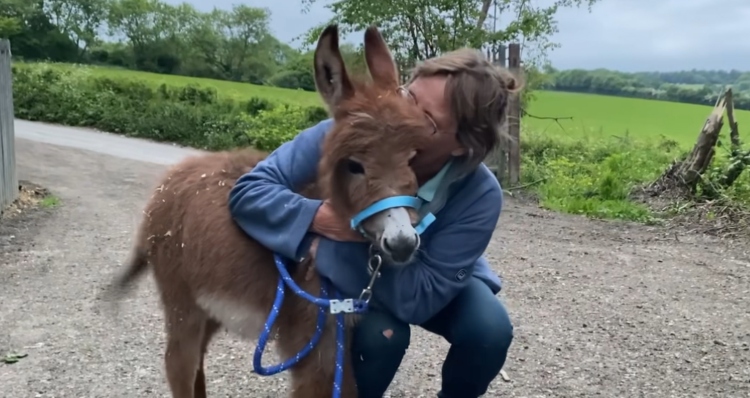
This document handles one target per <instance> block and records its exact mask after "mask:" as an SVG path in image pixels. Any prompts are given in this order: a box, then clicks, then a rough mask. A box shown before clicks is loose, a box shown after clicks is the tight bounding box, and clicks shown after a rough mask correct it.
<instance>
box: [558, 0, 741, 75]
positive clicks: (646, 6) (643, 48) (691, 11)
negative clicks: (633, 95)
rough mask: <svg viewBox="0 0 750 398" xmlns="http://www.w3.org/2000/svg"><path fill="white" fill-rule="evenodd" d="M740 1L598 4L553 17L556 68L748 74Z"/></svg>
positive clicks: (631, 0) (616, 0)
mask: <svg viewBox="0 0 750 398" xmlns="http://www.w3.org/2000/svg"><path fill="white" fill-rule="evenodd" d="M748 18H750V2H747V1H746V0H602V1H601V2H600V3H598V4H596V5H594V7H593V9H592V12H591V13H590V14H589V13H587V12H586V11H585V10H576V9H566V10H563V11H560V13H559V15H558V19H559V21H560V22H559V29H560V33H559V34H557V35H556V36H555V38H554V40H555V41H556V42H558V43H560V44H561V45H562V47H561V48H560V49H557V50H555V51H554V53H553V54H551V56H550V59H551V60H552V62H553V64H554V65H555V66H556V67H558V68H563V69H567V68H597V67H602V68H609V69H618V70H624V71H640V70H662V71H665V70H684V69H732V68H735V69H741V70H742V69H750V68H749V67H748V65H750V42H748V41H746V40H741V38H743V37H750V24H747V23H746V22H745V21H747V20H748Z"/></svg>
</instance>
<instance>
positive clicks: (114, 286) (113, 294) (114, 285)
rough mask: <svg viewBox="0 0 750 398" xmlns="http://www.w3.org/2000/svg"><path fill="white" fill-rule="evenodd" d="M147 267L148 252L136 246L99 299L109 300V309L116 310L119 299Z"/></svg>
mask: <svg viewBox="0 0 750 398" xmlns="http://www.w3.org/2000/svg"><path fill="white" fill-rule="evenodd" d="M147 269H148V254H147V253H146V250H144V249H143V248H141V247H136V248H135V249H133V252H132V253H131V255H130V259H129V260H128V263H127V265H126V266H125V269H124V270H123V271H121V272H120V273H119V274H118V275H117V276H116V277H115V278H114V280H113V281H112V282H111V283H110V284H109V285H107V286H106V287H105V289H104V291H103V292H102V294H101V296H99V298H100V299H102V300H104V301H106V302H109V304H110V306H111V309H113V310H115V311H116V310H117V309H118V304H119V301H120V300H122V299H123V298H124V297H125V296H126V295H127V294H128V293H129V292H130V290H131V288H132V287H133V284H134V282H136V280H137V279H139V278H140V277H141V276H142V275H143V273H144V272H145V271H146V270H147Z"/></svg>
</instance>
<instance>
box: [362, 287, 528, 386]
mask: <svg viewBox="0 0 750 398" xmlns="http://www.w3.org/2000/svg"><path fill="white" fill-rule="evenodd" d="M419 326H420V327H422V328H424V329H426V330H428V331H430V332H432V333H435V334H438V335H440V336H442V337H443V338H445V339H446V340H447V341H448V343H450V345H451V348H450V350H449V351H448V356H447V357H446V358H445V361H444V362H443V369H442V386H441V391H440V393H439V395H438V396H439V397H441V398H476V397H479V396H480V395H482V394H484V393H485V392H486V391H487V387H488V386H489V384H490V383H491V382H492V380H493V379H494V378H495V377H496V376H497V375H498V374H499V373H500V369H502V367H503V364H504V363H505V358H506V357H507V355H508V348H509V347H510V344H511V341H512V340H513V325H511V322H510V318H509V317H508V313H507V312H506V310H505V307H503V305H502V303H501V302H500V301H499V300H498V299H497V298H496V297H495V295H493V294H492V291H491V290H490V288H489V287H488V286H487V285H485V284H484V282H482V281H480V280H479V279H477V278H471V281H470V282H469V285H468V286H467V287H466V288H465V289H464V290H463V291H461V293H459V294H458V296H456V298H455V299H453V301H452V302H450V303H449V304H448V305H447V306H446V307H445V308H443V309H442V310H441V311H440V312H439V313H437V314H436V315H435V316H434V317H432V318H431V319H430V320H428V321H427V322H425V323H424V324H422V325H419ZM387 331H391V332H392V333H386V334H390V337H387V336H386V335H385V334H384V332H387ZM410 335H411V333H410V327H409V325H408V324H406V323H404V322H401V321H399V320H398V319H396V318H395V317H393V316H392V315H390V314H388V313H385V312H381V311H374V310H373V311H371V312H369V313H367V314H365V315H364V316H363V317H362V319H361V320H360V322H359V324H358V325H357V326H356V328H355V329H354V334H353V340H352V354H353V355H352V359H353V361H354V377H355V379H356V381H357V390H358V395H359V398H382V396H383V394H385V391H386V390H387V389H388V386H389V385H390V384H391V381H392V380H393V377H394V376H395V375H396V372H397V371H398V368H399V366H400V365H401V360H402V359H403V357H404V354H405V353H406V349H407V348H408V347H409V340H410Z"/></svg>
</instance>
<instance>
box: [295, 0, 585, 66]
mask: <svg viewBox="0 0 750 398" xmlns="http://www.w3.org/2000/svg"><path fill="white" fill-rule="evenodd" d="M318 1H319V0H302V4H303V5H304V6H306V7H309V6H310V5H312V4H314V3H315V2H318ZM597 1H598V0H553V1H552V4H551V5H549V6H536V5H534V4H533V2H532V1H531V0H383V1H369V0H337V1H334V2H332V3H331V4H329V5H327V6H326V7H327V8H328V9H330V10H331V11H332V12H333V13H334V15H335V17H333V19H332V20H331V21H329V22H327V23H326V24H323V25H321V26H318V27H315V28H313V29H311V30H310V31H309V32H308V33H307V34H306V36H305V37H304V43H305V44H308V45H309V44H312V43H314V42H315V41H316V40H317V37H318V36H319V34H320V32H321V30H322V29H323V27H324V26H325V25H327V24H328V23H333V22H335V23H338V24H339V25H340V26H341V31H342V33H344V34H345V33H348V32H352V31H361V30H364V29H365V28H366V27H367V26H368V25H370V24H373V23H377V25H378V27H379V28H380V30H381V32H382V33H383V36H384V38H385V39H386V41H387V42H388V44H389V46H390V48H391V51H392V52H393V54H394V58H395V59H396V60H397V62H399V63H400V64H401V66H402V67H410V66H411V65H413V64H414V62H415V61H417V60H420V59H425V58H429V57H434V56H436V55H439V54H441V53H443V52H446V51H450V50H454V49H457V48H461V47H473V48H482V47H488V46H496V45H499V44H504V43H507V42H510V41H523V44H524V48H525V49H527V50H529V52H533V53H535V54H538V55H540V57H538V58H535V59H533V60H532V59H531V58H529V57H527V56H524V60H525V61H526V62H527V63H533V62H534V61H538V60H541V59H543V58H544V56H546V53H547V51H548V50H550V49H552V48H554V47H556V46H557V45H556V44H555V43H553V42H551V41H550V37H551V35H552V34H554V33H555V32H557V23H556V20H555V19H554V16H555V13H556V12H557V11H558V10H559V9H561V8H564V7H578V6H581V5H587V6H588V7H589V8H590V7H591V6H592V5H593V4H594V3H596V2H597ZM504 14H510V15H511V18H512V19H511V21H510V22H509V23H508V24H507V26H506V27H505V28H504V29H500V30H496V29H495V28H494V27H495V26H496V25H497V23H498V20H497V18H495V17H494V16H497V15H504Z"/></svg>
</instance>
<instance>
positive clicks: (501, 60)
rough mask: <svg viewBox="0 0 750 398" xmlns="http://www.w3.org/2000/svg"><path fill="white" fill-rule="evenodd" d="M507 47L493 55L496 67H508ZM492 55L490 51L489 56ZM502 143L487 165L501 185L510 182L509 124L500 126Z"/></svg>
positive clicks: (494, 52)
mask: <svg viewBox="0 0 750 398" xmlns="http://www.w3.org/2000/svg"><path fill="white" fill-rule="evenodd" d="M505 51H506V46H505V45H503V44H499V45H497V46H496V47H495V48H494V49H493V52H492V53H491V56H490V60H491V61H492V63H493V64H495V65H496V66H500V67H503V68H505V67H506V53H505ZM489 54H490V52H489V50H488V55H489ZM500 130H501V133H500V142H499V143H498V146H497V149H495V151H494V152H492V153H490V154H489V156H488V159H487V161H486V163H488V164H489V166H490V168H491V169H493V171H494V172H495V177H497V179H498V180H499V181H500V184H503V185H504V184H505V183H507V182H508V169H509V167H508V142H507V140H506V139H505V136H506V135H507V130H508V123H507V121H506V123H504V124H503V125H502V126H500Z"/></svg>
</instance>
